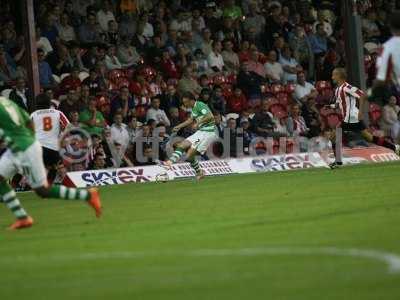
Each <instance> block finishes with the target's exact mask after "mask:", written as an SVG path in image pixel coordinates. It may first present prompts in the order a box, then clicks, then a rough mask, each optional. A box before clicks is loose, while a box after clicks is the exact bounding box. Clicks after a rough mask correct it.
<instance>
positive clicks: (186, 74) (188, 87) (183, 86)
mask: <svg viewBox="0 0 400 300" xmlns="http://www.w3.org/2000/svg"><path fill="white" fill-rule="evenodd" d="M186 92H190V93H192V94H195V95H198V94H200V92H201V87H200V85H199V84H198V83H197V80H195V79H194V78H193V77H192V68H191V67H186V68H185V69H184V71H183V76H182V78H181V79H180V80H179V82H178V93H179V94H181V95H182V94H184V93H186Z"/></svg>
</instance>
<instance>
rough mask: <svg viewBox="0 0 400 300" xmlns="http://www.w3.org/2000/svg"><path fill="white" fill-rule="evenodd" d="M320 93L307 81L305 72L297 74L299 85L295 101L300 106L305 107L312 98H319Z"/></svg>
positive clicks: (295, 92) (297, 85)
mask: <svg viewBox="0 0 400 300" xmlns="http://www.w3.org/2000/svg"><path fill="white" fill-rule="evenodd" d="M317 96H318V92H317V90H316V89H315V87H314V86H313V85H312V84H311V83H309V82H307V81H306V75H305V74H304V72H302V71H301V72H299V73H297V84H296V86H295V89H294V99H295V100H296V101H297V103H298V104H300V105H303V104H305V103H307V100H308V99H310V98H313V99H315V98H317Z"/></svg>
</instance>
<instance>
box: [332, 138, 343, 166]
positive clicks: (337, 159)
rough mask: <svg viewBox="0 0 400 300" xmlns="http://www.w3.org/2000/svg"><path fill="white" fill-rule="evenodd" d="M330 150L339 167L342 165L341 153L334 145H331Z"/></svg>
mask: <svg viewBox="0 0 400 300" xmlns="http://www.w3.org/2000/svg"><path fill="white" fill-rule="evenodd" d="M332 150H333V154H334V155H335V162H336V163H337V164H339V165H341V164H342V155H341V151H340V150H339V149H338V147H337V146H336V143H332ZM338 152H339V153H338Z"/></svg>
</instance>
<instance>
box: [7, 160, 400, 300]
mask: <svg viewBox="0 0 400 300" xmlns="http://www.w3.org/2000/svg"><path fill="white" fill-rule="evenodd" d="M101 192H102V199H103V205H104V215H103V218H102V219H100V220H97V219H96V218H95V217H94V214H93V212H92V211H91V210H90V209H89V208H88V207H86V206H85V205H84V204H82V203H80V202H78V201H76V202H73V201H61V200H40V199H39V198H37V197H36V196H34V195H33V194H31V193H25V194H20V198H21V200H22V202H23V204H24V206H25V207H26V208H27V210H28V212H29V213H30V214H31V215H32V216H33V218H34V219H35V221H36V224H35V226H34V227H32V228H31V229H28V230H23V231H18V232H8V231H6V230H3V229H1V231H0V270H1V280H0V299H1V300H14V299H29V300H36V299H57V300H61V299H62V300H63V299H107V300H108V299H185V300H192V299H230V300H231V299H271V300H276V299H296V300H299V299H304V300H310V299H318V300H321V299H324V300H326V299H335V300H337V299H352V300H354V299H360V300H361V299H363V300H366V299H385V300H390V299H400V164H399V163H394V164H393V163H392V164H381V165H363V166H355V167H346V168H343V169H340V170H335V171H330V170H327V169H314V170H307V171H299V172H282V173H264V174H252V175H240V176H239V175H238V176H226V177H214V178H206V179H205V180H204V181H202V182H200V183H196V182H195V181H192V180H186V181H175V182H168V183H166V184H163V183H151V184H129V185H123V186H109V187H105V188H102V190H101ZM12 221H13V218H12V215H11V214H10V213H9V212H8V210H7V209H6V208H5V207H0V227H1V228H5V227H6V226H7V225H9V224H10V223H12Z"/></svg>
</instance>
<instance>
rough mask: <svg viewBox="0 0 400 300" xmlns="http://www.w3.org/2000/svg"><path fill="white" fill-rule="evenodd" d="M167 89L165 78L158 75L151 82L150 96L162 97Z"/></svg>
mask: <svg viewBox="0 0 400 300" xmlns="http://www.w3.org/2000/svg"><path fill="white" fill-rule="evenodd" d="M166 89H167V84H166V83H165V81H164V79H163V76H162V75H161V74H160V73H157V74H156V76H154V78H153V80H152V81H151V82H150V94H151V95H152V96H153V97H154V96H161V95H162V94H163V93H164V92H165V91H166Z"/></svg>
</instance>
